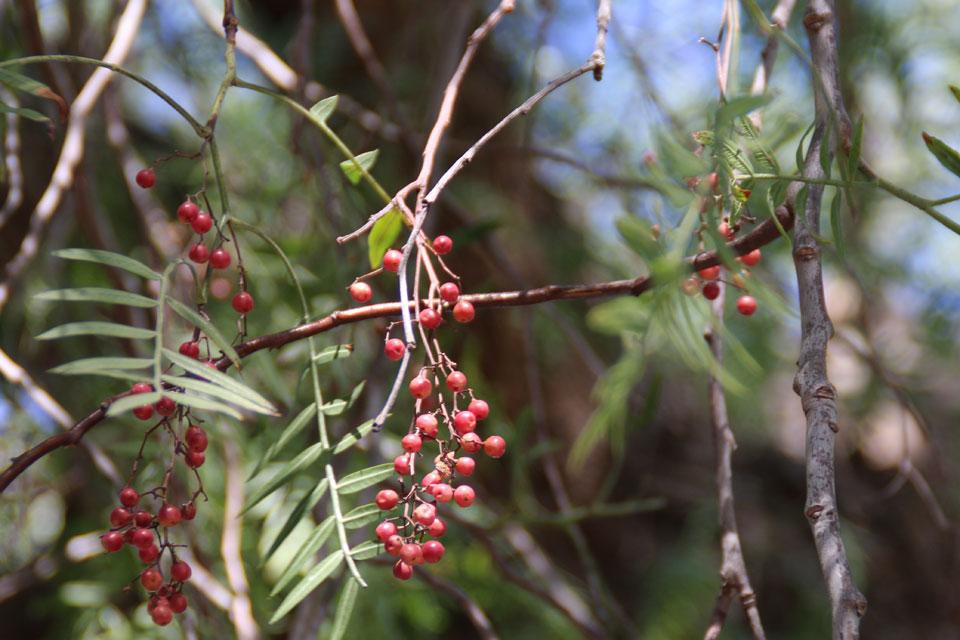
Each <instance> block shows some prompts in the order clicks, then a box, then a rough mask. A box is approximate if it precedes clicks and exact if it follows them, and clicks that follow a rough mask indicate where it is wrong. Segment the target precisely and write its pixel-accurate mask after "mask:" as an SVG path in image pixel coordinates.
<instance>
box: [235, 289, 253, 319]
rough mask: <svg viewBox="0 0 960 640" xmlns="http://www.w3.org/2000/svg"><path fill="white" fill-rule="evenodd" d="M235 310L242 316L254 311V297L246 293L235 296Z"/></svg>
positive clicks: (242, 292)
mask: <svg viewBox="0 0 960 640" xmlns="http://www.w3.org/2000/svg"><path fill="white" fill-rule="evenodd" d="M233 310H234V311H236V312H237V313H241V314H243V313H250V312H251V311H253V296H252V295H250V294H249V293H247V292H246V291H241V292H240V293H238V294H237V295H235V296H233Z"/></svg>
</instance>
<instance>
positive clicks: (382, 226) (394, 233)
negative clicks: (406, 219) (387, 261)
mask: <svg viewBox="0 0 960 640" xmlns="http://www.w3.org/2000/svg"><path fill="white" fill-rule="evenodd" d="M401 231H403V214H401V213H400V211H398V210H397V209H396V207H394V208H393V209H390V211H388V212H387V213H386V215H384V216H383V217H382V218H380V219H379V220H377V221H376V223H375V224H374V225H373V229H371V230H370V237H369V238H368V239H367V243H368V247H369V257H370V266H371V267H372V268H374V269H376V268H377V267H379V266H380V262H381V261H382V260H383V255H384V254H385V253H386V252H387V249H389V248H390V247H391V246H393V243H394V242H396V241H397V238H399V237H400V232H401Z"/></svg>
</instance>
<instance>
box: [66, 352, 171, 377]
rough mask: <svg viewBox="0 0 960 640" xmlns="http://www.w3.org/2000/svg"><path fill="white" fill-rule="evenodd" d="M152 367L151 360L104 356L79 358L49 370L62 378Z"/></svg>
mask: <svg viewBox="0 0 960 640" xmlns="http://www.w3.org/2000/svg"><path fill="white" fill-rule="evenodd" d="M152 365H153V359H152V358H124V357H109V356H104V357H98V358H81V359H79V360H74V361H73V362H66V363H64V364H61V365H58V366H56V367H54V368H52V369H50V373H58V374H60V375H64V376H75V375H84V374H91V373H96V372H98V371H103V370H112V369H146V368H147V367H150V366H152ZM141 377H142V376H141Z"/></svg>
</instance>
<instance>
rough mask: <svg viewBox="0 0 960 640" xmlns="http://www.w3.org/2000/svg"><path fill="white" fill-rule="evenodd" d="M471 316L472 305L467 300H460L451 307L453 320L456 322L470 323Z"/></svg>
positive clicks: (472, 313) (472, 312) (472, 314)
mask: <svg viewBox="0 0 960 640" xmlns="http://www.w3.org/2000/svg"><path fill="white" fill-rule="evenodd" d="M473 316H474V311H473V305H472V304H471V303H470V301H469V300H461V301H460V302H458V303H457V304H455V305H453V319H454V320H456V321H457V322H470V321H471V320H473Z"/></svg>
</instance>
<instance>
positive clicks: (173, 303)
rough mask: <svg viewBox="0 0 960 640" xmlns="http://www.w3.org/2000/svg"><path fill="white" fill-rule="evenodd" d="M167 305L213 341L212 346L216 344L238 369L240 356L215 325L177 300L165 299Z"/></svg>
mask: <svg viewBox="0 0 960 640" xmlns="http://www.w3.org/2000/svg"><path fill="white" fill-rule="evenodd" d="M167 304H169V305H170V308H171V309H173V310H174V311H176V312H177V314H178V315H179V316H180V317H181V318H183V319H184V320H186V321H187V322H190V323H191V324H193V325H194V326H196V327H199V328H200V330H201V331H203V332H204V333H205V334H207V337H208V338H210V339H211V340H213V342H214V344H216V345H217V347H219V349H220V350H221V351H222V352H223V353H224V354H225V355H226V356H227V357H228V358H230V361H231V362H233V364H235V365H236V366H238V367H239V366H240V356H238V355H237V352H236V351H235V350H234V348H233V347H232V346H230V341H229V340H227V339H226V337H224V335H223V334H222V333H220V330H219V329H217V327H216V325H214V324H213V323H212V322H210V321H209V320H207V319H206V318H204V317H203V316H202V315H200V314H199V313H197V312H196V311H194V310H193V309H191V308H190V307H188V306H187V305H185V304H183V303H182V302H180V301H179V300H175V299H173V298H167ZM168 357H169V356H168Z"/></svg>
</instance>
